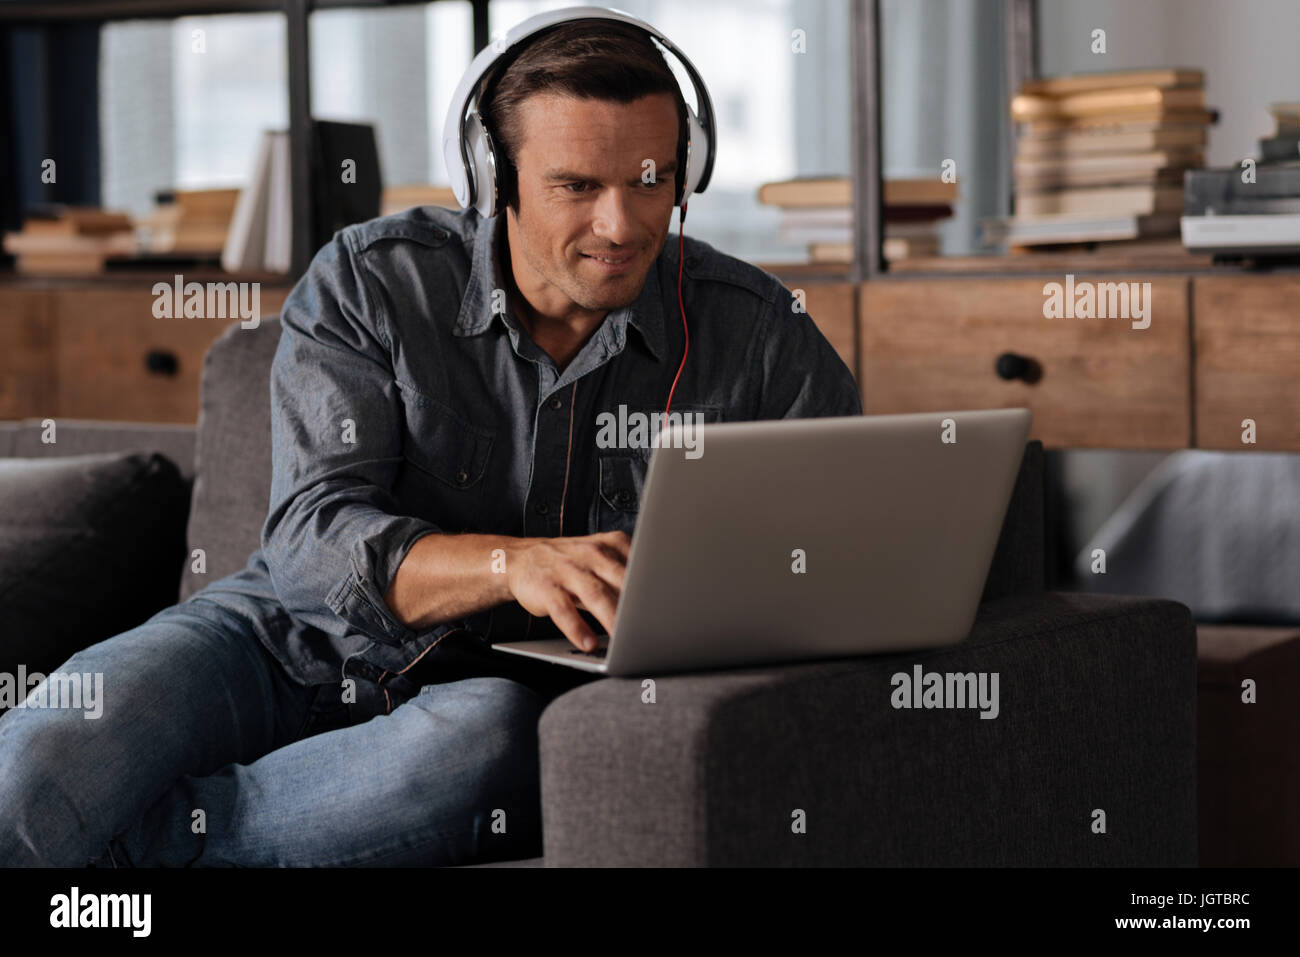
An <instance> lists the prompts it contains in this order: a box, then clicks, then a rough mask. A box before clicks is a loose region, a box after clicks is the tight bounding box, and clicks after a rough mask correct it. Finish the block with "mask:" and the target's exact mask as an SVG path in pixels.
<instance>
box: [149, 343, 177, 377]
mask: <svg viewBox="0 0 1300 957" xmlns="http://www.w3.org/2000/svg"><path fill="white" fill-rule="evenodd" d="M144 367H145V368H146V369H148V370H149V371H150V372H153V373H156V374H157V375H175V374H176V373H177V371H178V370H179V369H180V367H181V362H180V360H179V359H178V358H176V353H174V352H172V351H170V350H168V349H150V350H149V351H148V352H146V353H145V355H144Z"/></svg>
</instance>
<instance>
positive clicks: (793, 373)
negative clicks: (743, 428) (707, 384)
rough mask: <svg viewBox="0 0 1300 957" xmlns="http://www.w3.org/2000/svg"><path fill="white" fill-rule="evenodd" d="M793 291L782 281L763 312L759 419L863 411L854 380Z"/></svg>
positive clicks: (859, 413) (803, 417)
mask: <svg viewBox="0 0 1300 957" xmlns="http://www.w3.org/2000/svg"><path fill="white" fill-rule="evenodd" d="M794 304H795V297H794V295H793V294H792V293H791V292H790V290H788V289H786V288H785V287H784V286H781V288H780V290H779V291H778V293H777V296H776V298H775V301H774V302H773V304H772V305H771V306H770V307H769V309H768V313H767V315H765V316H764V317H763V318H764V321H763V326H764V327H765V333H764V336H763V339H762V345H761V348H760V349H759V351H758V361H759V363H760V365H761V368H760V370H759V374H758V381H759V382H761V383H762V385H761V389H760V399H759V410H758V414H757V415H756V416H755V418H759V419H811V418H822V417H825V416H835V415H861V414H862V396H861V393H860V392H859V390H858V383H857V380H856V379H854V378H853V373H852V372H851V371H850V370H849V367H848V366H847V365H845V364H844V360H843V359H841V358H840V356H839V353H837V352H836V351H835V349H834V347H832V346H831V344H830V343H829V342H827V341H826V337H825V336H824V335H822V331H821V330H820V329H819V328H817V324H816V323H815V322H814V321H813V319H812V317H811V316H810V315H809V314H808V313H806V312H800V311H796V310H795V308H794Z"/></svg>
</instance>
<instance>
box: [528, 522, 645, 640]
mask: <svg viewBox="0 0 1300 957" xmlns="http://www.w3.org/2000/svg"><path fill="white" fill-rule="evenodd" d="M631 547H632V539H631V538H629V537H628V535H627V533H626V532H600V533H598V534H595V535H573V536H567V537H564V538H521V539H515V544H513V545H512V546H511V547H509V548H507V549H506V581H507V586H508V587H509V589H510V593H511V594H512V595H513V596H514V599H515V601H517V602H519V604H520V605H522V606H523V607H524V608H525V609H526V610H527V611H529V612H530V613H531V614H534V615H538V616H544V617H549V618H550V619H551V620H552V621H554V622H555V626H556V627H557V628H559V629H560V631H562V632H564V636H565V637H566V638H568V639H569V641H571V642H573V644H574V646H575V647H577V648H579V649H581V650H582V651H593V650H595V648H596V635H595V632H593V631H592V630H591V628H590V627H589V626H588V625H587V623H586V621H584V620H583V618H582V616H581V615H579V614H578V609H580V608H581V609H584V610H586V611H589V612H591V613H592V614H593V615H595V616H596V620H597V621H598V622H600V623H601V625H603V626H604V628H605V631H606V632H607V633H609V634H613V633H614V611H615V608H616V606H617V605H618V599H619V596H620V595H621V594H622V593H623V577H624V575H625V574H626V572H627V555H628V550H629V549H630V548H631Z"/></svg>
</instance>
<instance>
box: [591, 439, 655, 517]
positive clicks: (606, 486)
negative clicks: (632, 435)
mask: <svg viewBox="0 0 1300 957" xmlns="http://www.w3.org/2000/svg"><path fill="white" fill-rule="evenodd" d="M599 463H600V464H599V473H600V474H599V475H598V476H597V490H596V501H595V512H596V514H595V515H594V516H593V518H594V519H595V522H594V524H595V527H596V528H598V529H599V530H600V531H602V532H613V531H624V532H627V534H629V535H631V534H632V529H633V528H634V527H635V526H636V518H637V513H638V512H639V511H640V508H641V493H642V490H643V489H644V488H645V477H646V471H647V470H648V468H649V466H650V457H649V455H643V454H641V453H640V452H639V451H629V452H624V453H620V454H616V455H603V456H601V457H600V459H599Z"/></svg>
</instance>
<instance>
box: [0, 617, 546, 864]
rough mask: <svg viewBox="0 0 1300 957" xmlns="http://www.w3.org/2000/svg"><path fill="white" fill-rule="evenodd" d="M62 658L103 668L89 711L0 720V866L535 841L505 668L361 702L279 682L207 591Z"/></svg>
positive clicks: (502, 848) (535, 822)
mask: <svg viewBox="0 0 1300 957" xmlns="http://www.w3.org/2000/svg"><path fill="white" fill-rule="evenodd" d="M59 671H60V672H62V673H73V672H77V673H89V674H94V673H102V675H103V692H102V697H103V702H102V714H101V715H100V716H99V717H97V718H87V717H86V714H87V713H88V712H87V711H85V710H77V709H73V708H15V709H13V710H11V711H9V712H8V713H7V714H5V715H4V716H3V717H2V718H0V866H2V865H65V866H85V865H87V864H89V863H102V864H107V865H109V866H112V865H114V864H116V865H118V866H127V865H130V866H145V865H161V866H186V865H197V866H249V867H258V866H347V865H361V866H365V865H379V866H383V865H411V864H417V865H418V864H423V865H445V864H463V863H471V862H479V861H490V860H509V859H514V858H521V857H535V856H539V855H540V854H541V846H542V845H541V802H540V789H539V777H538V756H537V720H538V718H539V716H540V714H541V711H542V709H543V707H544V701H543V699H542V697H541V695H539V694H538V693H537V692H535V691H534V690H532V689H531V688H529V687H527V686H525V685H523V684H520V683H519V682H515V681H511V680H509V679H506V678H501V677H473V678H466V679H464V680H459V681H450V682H446V683H442V684H428V685H424V686H423V687H422V688H421V689H420V690H419V692H418V693H417V694H415V695H414V696H413V697H411V698H410V699H409V700H406V701H400V702H399V701H392V700H390V701H388V702H387V703H385V702H384V699H383V697H382V696H381V697H379V699H378V700H379V702H380V704H379V706H378V713H367V710H366V709H365V708H364V707H361V708H358V706H356V705H355V704H349V703H347V702H345V701H344V700H343V693H342V684H341V683H340V684H339V685H338V686H335V685H318V686H313V687H305V686H303V685H299V684H297V683H295V682H294V681H292V680H291V679H290V678H289V677H288V676H287V675H286V674H285V672H284V670H283V669H282V668H281V666H280V665H279V663H278V662H277V661H276V660H275V659H274V658H273V657H271V655H270V653H269V652H268V651H266V649H265V648H264V647H263V646H262V644H261V642H260V641H258V639H257V636H256V634H255V633H254V632H253V630H252V629H251V627H250V625H249V623H248V622H247V621H246V620H244V619H243V618H241V617H240V616H239V615H237V614H235V613H234V612H232V611H229V610H227V609H225V608H224V607H222V606H221V605H219V604H216V603H214V602H210V601H204V600H202V599H192V600H190V601H188V602H185V603H183V604H181V605H174V606H172V607H170V608H167V609H164V610H163V611H161V612H159V613H158V614H156V615H154V616H153V617H152V618H150V619H149V620H148V621H146V622H144V623H143V624H141V625H139V626H137V627H135V628H133V629H131V630H129V631H126V632H123V633H122V634H120V635H117V636H116V637H114V638H110V639H108V640H106V641H103V642H101V643H99V644H97V645H94V646H92V647H90V648H87V649H86V650H84V651H81V652H78V653H77V654H75V655H73V656H72V658H70V659H69V660H68V662H67V663H66V664H65V665H63V666H62V667H61V668H60V669H59ZM357 680H358V681H360V679H357ZM361 697H362V698H367V697H368V700H375V699H374V696H361ZM389 707H391V709H392V710H391V713H385V711H386V709H387V708H389ZM372 710H373V709H372Z"/></svg>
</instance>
